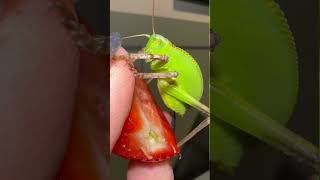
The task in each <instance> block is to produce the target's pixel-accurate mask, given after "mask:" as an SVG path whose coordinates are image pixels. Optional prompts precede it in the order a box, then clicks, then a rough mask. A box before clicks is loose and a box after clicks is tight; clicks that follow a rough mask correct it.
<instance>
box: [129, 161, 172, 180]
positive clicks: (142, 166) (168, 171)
mask: <svg viewBox="0 0 320 180" xmlns="http://www.w3.org/2000/svg"><path fill="white" fill-rule="evenodd" d="M173 177H174V176H173V171H172V167H171V165H170V162H169V161H165V162H159V163H142V162H136V161H131V162H130V163H129V169H128V173H127V179H128V180H141V179H152V180H163V179H166V180H173Z"/></svg>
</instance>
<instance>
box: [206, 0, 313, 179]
mask: <svg viewBox="0 0 320 180" xmlns="http://www.w3.org/2000/svg"><path fill="white" fill-rule="evenodd" d="M276 2H278V3H279V5H280V8H281V9H282V11H283V12H284V14H285V16H286V18H287V20H288V24H289V26H290V29H291V31H292V32H293V36H294V38H295V42H296V47H297V53H298V68H299V69H298V71H299V94H298V98H297V104H296V106H295V109H294V112H293V114H292V116H291V119H290V120H289V121H288V125H287V127H288V128H289V129H291V130H292V131H294V132H295V133H297V134H299V135H300V136H302V137H304V138H305V139H306V140H308V141H310V142H312V143H313V144H314V145H316V146H317V147H319V136H318V135H319V129H318V128H319V117H318V111H319V104H318V100H319V94H318V93H319V89H318V87H319V74H318V73H319V48H318V38H319V37H318V31H317V28H318V24H317V23H318V20H317V18H318V14H319V11H318V8H319V4H318V3H319V2H318V1H317V0H310V1H303V2H302V1H298V0H290V1H288V0H277V1H276ZM211 3H214V0H213V1H211ZM212 170H213V169H212ZM212 170H211V171H212ZM314 173H315V172H313V171H312V169H311V168H310V167H308V166H304V165H303V164H302V163H299V162H297V161H295V160H294V159H292V158H290V157H288V156H286V155H284V154H283V153H281V152H279V151H277V150H275V149H273V148H271V147H269V146H266V145H265V144H262V143H260V145H258V146H255V147H254V148H252V149H250V151H247V152H246V153H245V155H244V157H243V158H242V160H241V163H240V166H239V167H238V169H237V170H236V173H235V175H234V176H230V175H224V174H218V175H216V176H214V177H212V179H215V180H234V179H236V180H255V179H259V180H284V179H290V180H308V179H309V180H311V179H317V178H316V177H315V176H313V175H314Z"/></svg>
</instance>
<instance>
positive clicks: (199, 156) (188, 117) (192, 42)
mask: <svg viewBox="0 0 320 180" xmlns="http://www.w3.org/2000/svg"><path fill="white" fill-rule="evenodd" d="M208 3H209V1H208V0H207V1H206V0H203V1H202V0H197V1H195V0H193V1H191V0H188V1H185V0H161V1H160V0H156V1H155V32H156V33H157V34H161V35H163V36H164V37H166V38H168V39H169V40H170V41H171V42H172V43H173V44H175V45H176V46H178V47H181V48H182V49H184V50H185V51H187V52H188V53H190V54H191V55H192V56H193V57H194V59H195V60H196V61H197V62H198V64H199V65H200V68H201V70H202V73H203V78H204V94H203V97H202V99H201V101H202V103H204V104H205V105H208V104H209V96H208V83H209V49H208V47H209V25H208V22H209V17H208V12H209V10H208V5H209V4H208ZM151 15H152V0H135V1H130V0H111V1H110V32H119V33H120V34H121V35H122V36H130V35H136V34H143V33H146V34H151V33H152V26H151ZM146 42H147V39H146V38H143V37H142V38H133V39H128V40H126V41H124V42H123V47H124V48H125V49H127V50H128V51H129V52H138V51H139V50H141V49H142V48H143V47H144V46H145V45H146ZM136 66H137V68H138V69H139V71H143V72H150V69H149V67H148V64H146V63H145V62H142V61H140V62H137V64H136ZM150 87H151V90H152V93H153V95H154V96H155V97H156V101H157V102H158V103H159V104H160V105H161V107H162V109H163V110H166V111H168V109H167V108H166V107H165V106H164V104H163V102H162V99H161V98H160V96H159V93H158V89H157V87H156V81H152V82H151V86H150ZM203 119H205V117H204V116H202V115H201V114H200V113H199V112H198V111H197V110H194V109H192V108H189V110H188V111H187V113H186V114H185V115H184V117H182V118H181V117H177V119H176V126H175V133H176V137H177V141H179V140H180V139H182V138H183V137H184V136H185V135H186V134H187V133H188V132H189V131H190V130H191V129H192V128H193V127H194V126H195V125H196V124H198V123H199V122H200V121H202V120H203ZM208 141H209V139H208V128H207V129H206V130H204V131H203V132H201V133H200V134H198V135H197V136H196V138H194V139H193V141H190V143H187V144H185V145H184V147H183V148H182V159H181V160H177V158H175V159H173V160H172V164H173V167H174V173H175V179H184V180H188V179H195V178H197V179H200V180H207V179H209V173H208V172H207V173H206V171H208V169H209V160H208V159H209V155H208V153H209V152H208ZM127 163H128V161H127V160H124V159H122V158H120V157H117V156H114V155H111V164H112V165H111V177H112V178H113V179H119V180H120V179H126V170H127Z"/></svg>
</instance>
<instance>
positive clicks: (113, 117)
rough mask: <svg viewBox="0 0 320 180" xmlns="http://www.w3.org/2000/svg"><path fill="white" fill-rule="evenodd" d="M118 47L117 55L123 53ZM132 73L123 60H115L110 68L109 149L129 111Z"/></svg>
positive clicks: (132, 86)
mask: <svg viewBox="0 0 320 180" xmlns="http://www.w3.org/2000/svg"><path fill="white" fill-rule="evenodd" d="M125 53H126V51H125V50H124V49H119V50H118V52H116V54H117V55H122V54H125ZM133 90H134V75H133V72H132V71H131V70H130V68H129V66H128V64H127V63H126V62H125V61H115V62H113V63H112V65H111V69H110V151H111V150H112V149H113V146H114V144H115V142H116V141H117V139H118V137H119V135H120V133H121V130H122V127H123V124H124V122H125V120H126V118H127V116H128V114H129V112H130V108H131V101H132V96H133Z"/></svg>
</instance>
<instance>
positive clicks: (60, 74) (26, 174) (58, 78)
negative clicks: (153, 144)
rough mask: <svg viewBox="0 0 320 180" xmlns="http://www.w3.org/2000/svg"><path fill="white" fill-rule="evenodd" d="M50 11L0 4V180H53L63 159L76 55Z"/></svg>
mask: <svg viewBox="0 0 320 180" xmlns="http://www.w3.org/2000/svg"><path fill="white" fill-rule="evenodd" d="M66 2H67V3H68V2H69V1H66ZM70 2H71V1H70ZM49 6H50V1H49V0H28V1H27V0H5V1H1V3H0V59H1V60H0V99H1V101H0V119H1V121H0V142H1V147H0V162H1V163H0V179H10V180H20V179H24V180H43V179H52V178H53V177H54V176H55V175H56V173H57V171H58V168H59V166H60V163H61V160H62V159H63V156H64V151H65V147H66V145H67V141H68V136H69V129H70V122H71V119H72V113H73V103H74V94H75V90H76V87H77V77H78V59H79V52H78V49H77V47H76V46H75V45H74V42H73V41H72V39H71V36H70V34H69V32H68V31H67V30H66V29H65V28H63V27H62V25H61V20H62V16H61V15H60V14H59V13H57V12H56V11H51V10H49ZM70 7H71V6H70ZM70 10H72V9H70Z"/></svg>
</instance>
